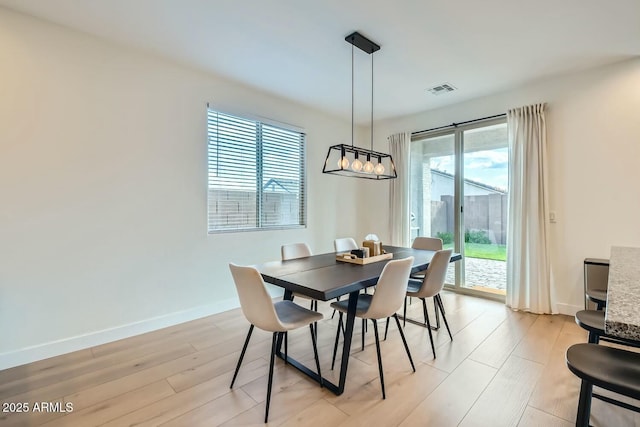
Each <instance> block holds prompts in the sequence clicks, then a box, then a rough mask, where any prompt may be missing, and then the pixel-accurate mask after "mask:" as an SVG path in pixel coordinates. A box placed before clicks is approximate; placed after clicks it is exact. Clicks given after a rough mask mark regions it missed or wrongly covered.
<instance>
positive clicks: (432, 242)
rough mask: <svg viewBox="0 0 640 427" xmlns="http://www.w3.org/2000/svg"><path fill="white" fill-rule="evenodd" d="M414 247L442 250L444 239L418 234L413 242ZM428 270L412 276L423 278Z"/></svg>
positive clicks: (424, 249) (425, 249)
mask: <svg viewBox="0 0 640 427" xmlns="http://www.w3.org/2000/svg"><path fill="white" fill-rule="evenodd" d="M411 248H412V249H421V250H423V251H439V250H442V239H440V238H438V237H423V236H418V237H416V238H415V239H414V240H413V243H412V244H411ZM425 272H426V270H423V271H419V272H417V273H413V274H412V275H411V278H413V279H422V278H423V277H424V274H425Z"/></svg>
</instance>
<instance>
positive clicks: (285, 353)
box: [280, 332, 289, 365]
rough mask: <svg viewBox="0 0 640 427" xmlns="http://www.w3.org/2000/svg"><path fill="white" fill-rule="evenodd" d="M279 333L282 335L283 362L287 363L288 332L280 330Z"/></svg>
mask: <svg viewBox="0 0 640 427" xmlns="http://www.w3.org/2000/svg"><path fill="white" fill-rule="evenodd" d="M280 333H281V334H283V335H284V364H285V365H286V364H288V363H289V362H287V359H288V358H289V343H288V342H287V341H288V338H289V334H288V333H286V332H280Z"/></svg>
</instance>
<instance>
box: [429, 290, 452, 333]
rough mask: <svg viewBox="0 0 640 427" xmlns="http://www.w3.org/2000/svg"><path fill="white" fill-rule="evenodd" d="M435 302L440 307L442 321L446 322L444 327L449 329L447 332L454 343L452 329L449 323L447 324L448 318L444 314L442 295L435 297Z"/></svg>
mask: <svg viewBox="0 0 640 427" xmlns="http://www.w3.org/2000/svg"><path fill="white" fill-rule="evenodd" d="M433 300H434V301H435V302H437V303H438V306H439V307H440V312H441V313H442V320H444V326H446V327H447V332H449V338H450V339H451V341H453V335H451V329H449V322H447V316H445V314H444V307H443V305H442V299H440V294H438V295H436V296H435V297H433Z"/></svg>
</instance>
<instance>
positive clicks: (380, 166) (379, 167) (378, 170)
mask: <svg viewBox="0 0 640 427" xmlns="http://www.w3.org/2000/svg"><path fill="white" fill-rule="evenodd" d="M373 171H374V172H375V174H376V175H382V174H383V173H384V165H383V164H382V163H378V164H377V165H376V167H375V168H374V169H373Z"/></svg>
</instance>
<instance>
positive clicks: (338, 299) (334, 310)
mask: <svg viewBox="0 0 640 427" xmlns="http://www.w3.org/2000/svg"><path fill="white" fill-rule="evenodd" d="M336 301H340V297H338V298H336ZM335 315H336V309H335V308H334V309H333V313H332V314H331V318H332V319H333V316H335Z"/></svg>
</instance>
